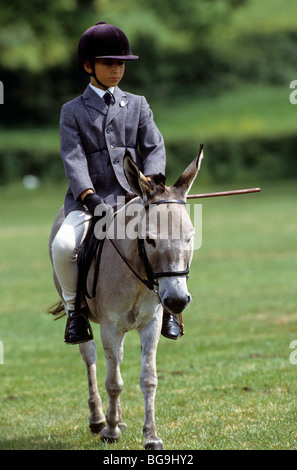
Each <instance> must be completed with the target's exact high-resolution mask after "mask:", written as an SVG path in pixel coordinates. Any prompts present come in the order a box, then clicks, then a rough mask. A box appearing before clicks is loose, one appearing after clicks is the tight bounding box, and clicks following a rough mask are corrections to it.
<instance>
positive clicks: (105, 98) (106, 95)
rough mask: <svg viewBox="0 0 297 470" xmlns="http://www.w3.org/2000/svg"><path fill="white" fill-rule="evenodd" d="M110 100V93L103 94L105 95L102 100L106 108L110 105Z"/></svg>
mask: <svg viewBox="0 0 297 470" xmlns="http://www.w3.org/2000/svg"><path fill="white" fill-rule="evenodd" d="M111 98H112V95H111V93H108V91H107V92H106V93H105V95H104V96H103V99H104V101H105V103H106V105H107V106H109V105H110V102H111Z"/></svg>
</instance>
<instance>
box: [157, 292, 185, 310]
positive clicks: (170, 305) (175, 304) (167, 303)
mask: <svg viewBox="0 0 297 470" xmlns="http://www.w3.org/2000/svg"><path fill="white" fill-rule="evenodd" d="M162 300H163V301H162V303H163V306H164V308H165V309H166V310H167V311H168V312H169V313H171V314H174V315H178V314H179V313H181V312H182V311H183V310H184V309H185V308H186V306H187V305H188V304H189V303H190V302H191V295H190V294H189V293H186V294H185V295H183V296H178V297H174V296H168V297H165V298H163V299H162Z"/></svg>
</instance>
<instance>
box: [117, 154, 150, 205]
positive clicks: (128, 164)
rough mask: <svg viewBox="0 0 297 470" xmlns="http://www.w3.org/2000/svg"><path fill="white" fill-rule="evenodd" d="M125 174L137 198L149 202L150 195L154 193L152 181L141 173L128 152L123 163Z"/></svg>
mask: <svg viewBox="0 0 297 470" xmlns="http://www.w3.org/2000/svg"><path fill="white" fill-rule="evenodd" d="M123 167H124V173H125V176H126V179H127V181H128V183H129V186H130V187H131V189H132V190H133V191H134V193H135V194H137V196H140V197H141V199H143V200H144V201H146V200H147V198H148V196H149V194H150V193H151V192H152V191H153V186H152V185H151V183H150V181H149V180H148V179H147V178H146V177H145V176H144V175H143V174H142V173H141V171H140V170H139V168H138V166H137V165H136V163H135V162H134V161H133V159H132V157H131V154H130V152H128V151H127V150H126V153H125V156H124V161H123Z"/></svg>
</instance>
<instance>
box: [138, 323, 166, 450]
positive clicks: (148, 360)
mask: <svg viewBox="0 0 297 470" xmlns="http://www.w3.org/2000/svg"><path fill="white" fill-rule="evenodd" d="M160 328H161V327H160V321H159V320H157V319H156V318H154V319H153V320H152V321H151V322H150V323H149V324H148V325H147V326H146V327H145V328H144V329H142V330H141V331H140V332H139V334H140V339H141V363H142V367H141V374H140V388H141V391H142V393H143V396H144V407H145V409H144V413H145V414H144V426H143V435H144V437H145V442H144V448H145V449H147V450H160V449H163V442H162V439H160V438H159V437H158V436H157V430H156V425H155V395H156V390H157V382H158V379H157V373H156V352H157V346H158V341H159V336H160Z"/></svg>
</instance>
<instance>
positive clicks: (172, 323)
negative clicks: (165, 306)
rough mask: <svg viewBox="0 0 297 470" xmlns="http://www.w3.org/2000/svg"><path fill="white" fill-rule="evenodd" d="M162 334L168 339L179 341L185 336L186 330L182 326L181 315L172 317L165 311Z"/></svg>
mask: <svg viewBox="0 0 297 470" xmlns="http://www.w3.org/2000/svg"><path fill="white" fill-rule="evenodd" d="M161 334H162V335H163V336H165V338H168V339H178V338H180V336H183V334H184V328H183V325H181V324H180V321H179V315H171V313H168V312H167V311H166V310H164V312H163V324H162V330H161Z"/></svg>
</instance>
